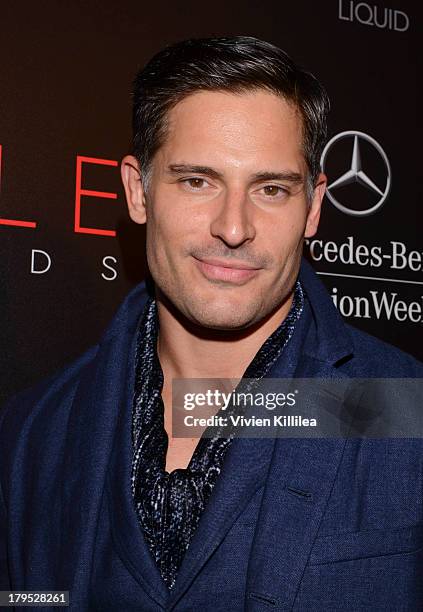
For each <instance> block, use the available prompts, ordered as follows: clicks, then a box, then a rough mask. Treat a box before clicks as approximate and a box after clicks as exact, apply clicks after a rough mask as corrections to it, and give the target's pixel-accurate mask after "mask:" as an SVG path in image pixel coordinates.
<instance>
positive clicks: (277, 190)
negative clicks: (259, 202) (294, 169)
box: [262, 185, 288, 198]
mask: <svg viewBox="0 0 423 612" xmlns="http://www.w3.org/2000/svg"><path fill="white" fill-rule="evenodd" d="M262 190H263V192H264V195H266V196H269V197H271V198H276V197H278V196H283V195H286V194H287V193H288V191H287V190H286V189H285V188H284V187H281V186H280V185H265V186H264V187H262Z"/></svg>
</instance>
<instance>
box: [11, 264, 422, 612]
mask: <svg viewBox="0 0 423 612" xmlns="http://www.w3.org/2000/svg"><path fill="white" fill-rule="evenodd" d="M300 275H301V279H302V283H303V286H304V288H305V291H306V294H307V298H308V299H307V302H306V304H307V307H306V309H305V312H304V313H303V315H304V316H302V317H301V319H300V320H302V324H301V326H298V329H297V328H296V330H295V332H294V335H293V337H292V338H291V341H290V342H289V343H288V345H287V347H286V351H284V353H283V355H282V356H281V358H280V359H279V361H278V362H277V363H276V364H275V365H274V366H273V368H272V370H271V372H270V373H269V376H271V377H273V378H275V377H287V376H291V375H294V374H295V376H301V377H326V378H334V377H335V378H345V379H348V378H349V377H354V378H355V377H363V378H367V377H421V378H423V365H422V364H420V363H419V362H417V361H416V360H414V359H413V358H412V357H411V356H409V355H406V354H404V353H403V352H401V351H399V350H397V349H395V348H393V347H390V346H388V345H386V344H384V343H383V342H381V341H379V340H376V339H375V338H373V337H371V336H368V335H366V334H364V333H361V332H359V331H357V330H355V329H353V328H351V327H349V326H348V325H346V324H345V323H344V321H343V320H342V318H341V317H340V315H339V314H338V312H337V310H336V308H335V307H334V305H333V304H332V301H331V298H330V297H329V295H328V293H327V291H326V289H325V288H324V286H323V285H322V283H321V282H320V281H319V279H318V278H317V276H316V275H315V273H314V272H313V271H312V269H311V267H310V266H309V265H308V264H307V263H306V262H303V264H302V267H301V272H300ZM146 297H147V296H146V291H145V287H144V285H143V284H141V285H139V286H138V287H136V288H135V289H134V290H133V291H132V292H131V293H130V294H129V296H128V297H127V299H126V300H125V302H124V303H123V305H122V306H121V307H120V309H119V311H118V312H117V314H116V316H115V318H114V319H113V321H112V323H111V325H110V327H109V328H108V330H107V331H106V333H105V334H104V336H103V338H102V340H101V342H100V343H99V344H98V345H97V346H95V347H93V348H92V349H90V350H89V351H87V352H86V353H85V354H84V355H83V356H82V357H81V358H80V359H79V360H78V361H76V362H75V363H73V364H72V365H71V366H69V367H67V368H66V369H65V370H64V371H62V372H60V373H59V374H58V375H56V376H54V377H52V378H51V379H50V380H48V381H46V382H43V383H42V384H40V385H39V386H38V387H37V388H35V389H33V390H31V391H29V392H25V393H23V394H21V395H19V396H18V397H17V398H15V399H14V400H13V401H12V402H11V403H9V404H8V406H7V407H6V408H5V409H4V410H3V411H2V412H1V413H0V416H1V419H2V420H1V425H0V449H1V464H0V485H1V490H0V497H1V499H0V516H1V522H0V589H13V590H31V589H32V590H69V591H70V609H71V610H75V611H78V612H81V611H85V610H101V611H102V612H104V611H107V610H110V611H112V610H113V611H119V610H122V611H125V612H126V611H129V610H140V611H146V612H159V611H161V610H177V611H180V612H188V611H192V612H197V611H199V610H201V611H213V612H216V611H222V612H223V611H225V612H228V611H231V612H240V611H241V610H247V611H249V612H258V611H262V612H265V611H267V612H269V611H270V610H275V611H276V610H278V611H279V610H313V611H320V610H321V611H325V612H326V611H329V610H352V611H360V610H383V611H386V610H392V611H396V612H397V611H399V610H420V609H423V595H422V588H423V550H422V539H423V493H422V492H423V476H422V475H423V443H422V440H421V439H373V440H372V439H358V438H355V439H306V438H302V439H300V438H297V439H295V438H284V439H276V440H274V439H235V440H234V441H233V443H232V445H231V446H230V447H229V450H228V454H227V456H226V458H225V464H224V469H223V471H222V473H221V474H220V476H219V479H218V480H217V483H216V485H215V488H214V490H213V493H212V495H211V497H210V500H209V502H208V505H207V507H206V509H205V511H204V514H203V516H202V517H201V520H200V523H199V526H198V529H197V531H196V533H195V535H194V538H193V541H192V543H191V545H190V547H189V549H188V551H187V553H186V556H185V558H184V560H183V563H182V566H181V569H180V572H179V574H178V577H177V581H176V584H175V587H174V589H173V590H172V592H171V593H169V592H168V590H167V588H166V586H165V584H164V582H163V581H162V580H161V577H160V574H159V572H158V569H157V567H156V566H155V563H154V560H153V559H152V557H151V555H150V553H149V551H148V549H147V546H146V544H145V542H144V540H143V536H142V532H141V530H140V528H139V525H138V521H137V517H136V514H135V510H134V507H133V504H132V499H131V493H130V484H129V483H130V468H131V452H132V448H131V432H130V420H131V419H130V414H131V404H132V381H133V370H134V368H133V365H134V349H135V330H136V326H137V324H138V321H139V318H140V314H141V312H142V308H143V305H144V303H145V300H146ZM288 349H289V350H288ZM38 609H43V608H38ZM48 609H51V608H46V610H48Z"/></svg>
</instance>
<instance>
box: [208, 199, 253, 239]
mask: <svg viewBox="0 0 423 612" xmlns="http://www.w3.org/2000/svg"><path fill="white" fill-rule="evenodd" d="M252 214H253V210H252V207H251V203H250V202H249V201H248V196H247V195H246V194H245V193H244V192H243V191H242V190H241V189H238V190H228V191H227V192H226V193H225V195H224V196H223V197H222V201H221V202H219V208H218V211H217V212H216V213H215V216H214V218H213V219H212V222H211V224H210V233H211V234H212V236H214V237H215V238H220V239H221V240H223V242H225V243H226V244H227V245H228V246H230V247H237V246H240V245H241V244H243V243H244V242H247V241H251V240H253V239H254V237H255V235H256V230H255V227H254V223H253V219H252Z"/></svg>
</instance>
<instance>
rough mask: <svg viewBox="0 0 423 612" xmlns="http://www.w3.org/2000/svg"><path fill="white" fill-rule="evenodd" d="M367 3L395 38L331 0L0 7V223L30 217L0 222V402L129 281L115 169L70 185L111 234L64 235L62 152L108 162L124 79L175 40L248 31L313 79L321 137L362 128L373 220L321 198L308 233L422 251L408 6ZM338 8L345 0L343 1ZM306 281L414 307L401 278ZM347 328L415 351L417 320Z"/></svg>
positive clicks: (134, 276)
mask: <svg viewBox="0 0 423 612" xmlns="http://www.w3.org/2000/svg"><path fill="white" fill-rule="evenodd" d="M369 5H371V6H378V7H379V9H380V10H381V9H383V8H384V7H388V8H391V9H393V10H395V9H396V10H401V11H403V12H405V13H406V14H407V15H408V17H409V19H410V27H409V29H408V30H407V31H406V32H397V31H394V30H389V29H379V28H377V27H374V26H369V25H363V24H361V23H358V22H357V21H352V22H350V21H345V20H340V19H339V18H338V10H339V4H338V1H337V0H333V1H332V0H328V1H323V2H311V1H306V0H296V1H295V2H283V1H279V2H275V1H271V2H270V1H268V0H264V1H263V0H262V1H261V2H256V1H255V2H245V1H243V2H240V1H232V2H223V1H215V2H213V3H198V2H192V1H185V2H183V3H175V2H172V3H171V2H160V1H159V2H154V3H142V2H139V1H137V2H135V1H134V2H133V1H130V2H128V1H123V2H120V3H116V2H111V1H104V0H103V1H102V2H97V1H94V0H88V1H87V0H85V1H82V0H80V1H75V0H74V1H73V2H70V3H69V2H65V1H59V0H57V1H56V2H52V1H47V2H37V3H30V2H24V3H23V4H19V5H18V4H16V5H14V6H11V5H10V4H8V5H6V4H3V6H2V8H1V16H0V57H1V70H0V145H1V146H2V167H1V171H2V173H1V185H0V186H1V195H0V216H1V217H3V218H7V219H18V220H26V221H36V223H37V227H36V229H30V228H24V227H11V226H7V225H0V236H1V247H2V248H1V286H2V292H1V293H2V298H1V299H2V303H1V315H2V318H1V320H2V332H3V350H2V356H3V363H2V364H1V371H2V374H3V382H2V398H6V397H7V396H9V395H10V394H11V393H13V392H15V391H17V390H19V389H21V388H25V387H27V386H29V385H30V384H32V383H33V382H35V381H37V380H38V379H40V378H42V377H44V376H46V375H48V374H50V373H52V372H53V371H54V370H56V369H57V368H59V367H61V366H62V365H63V364H64V363H66V362H68V361H70V360H71V359H73V358H74V357H76V356H77V355H79V354H80V353H81V352H82V351H83V350H84V349H86V348H87V347H88V346H90V345H91V344H93V343H95V342H96V341H98V339H99V337H100V334H101V332H102V331H103V329H104V327H105V325H106V324H107V322H108V321H109V320H110V318H111V316H112V315H113V313H114V311H115V309H116V307H117V306H118V304H119V303H120V302H121V301H122V299H123V297H124V296H125V294H126V293H127V292H128V290H129V289H130V288H131V287H132V286H133V285H134V284H135V283H136V282H139V281H140V280H142V279H143V278H144V274H145V261H144V229H143V228H140V227H138V226H135V225H134V224H131V222H130V221H129V219H128V216H127V212H126V208H125V202H124V197H123V191H122V188H121V185H120V177H119V170H118V168H117V167H116V168H114V167H110V166H92V167H90V166H88V165H86V166H84V172H83V183H84V187H85V188H88V189H94V190H100V191H111V192H116V193H117V194H118V198H117V200H106V199H97V198H83V202H82V214H81V223H82V224H83V225H86V226H92V227H97V228H105V229H116V230H117V236H116V238H112V237H106V236H95V235H87V234H80V233H75V232H74V203H75V167H76V156H77V155H85V156H89V157H96V158H102V159H108V160H115V161H119V160H120V159H121V158H122V156H123V155H124V154H125V153H126V152H128V151H129V143H130V115H131V110H130V109H131V98H130V91H131V83H132V79H133V77H134V75H135V72H136V71H137V70H138V68H140V67H141V66H142V65H143V64H144V63H145V61H147V60H148V59H149V58H150V57H151V55H153V54H154V53H155V52H157V51H158V50H159V49H161V48H162V47H163V46H164V45H166V44H169V43H172V42H175V41H177V40H181V39H184V38H189V37H200V36H209V35H237V34H244V35H253V36H257V37H259V38H263V39H266V40H269V41H271V42H273V43H275V44H277V45H278V46H280V47H281V48H283V49H285V50H286V51H287V52H288V53H289V54H290V55H291V56H292V57H293V58H294V60H295V61H296V62H297V63H299V64H301V65H303V66H305V67H306V68H307V69H308V70H310V71H311V72H313V73H314V74H316V75H317V76H318V78H319V79H320V80H321V81H322V82H323V83H324V84H325V86H326V88H327V90H328V92H329V95H330V98H331V102H332V111H331V116H330V136H333V135H335V134H337V133H339V132H342V131H345V130H358V131H362V132H365V133H366V134H369V135H371V136H372V137H373V138H375V139H376V140H377V141H378V142H379V143H380V144H381V146H382V147H383V149H384V150H385V152H386V153H387V155H388V158H389V161H390V164H391V168H392V190H391V192H390V195H389V197H388V200H387V202H386V203H385V205H384V206H383V207H382V208H381V209H380V210H379V211H378V212H377V213H375V214H374V215H371V216H368V217H363V218H355V217H353V216H349V215H345V214H344V213H342V212H340V211H338V210H337V209H336V208H335V207H334V206H332V204H330V203H329V201H328V200H327V199H326V202H325V207H324V213H323V217H322V222H321V227H320V230H319V234H318V237H319V238H321V239H322V240H325V241H326V240H335V241H336V242H338V243H341V242H343V241H344V240H345V239H346V238H347V237H348V236H351V235H352V236H354V240H355V241H356V242H357V243H364V244H367V245H368V246H372V245H374V244H380V245H386V244H389V241H390V240H397V241H402V242H404V243H405V244H406V245H407V248H408V249H415V250H420V251H422V250H423V240H422V239H421V236H422V227H423V224H422V214H421V197H420V196H421V193H420V192H419V185H420V183H421V181H420V180H419V179H418V177H420V174H421V173H420V165H421V152H420V140H419V138H418V135H417V97H416V87H417V74H418V64H417V62H418V51H417V26H418V15H417V13H416V8H415V7H416V5H415V4H414V3H411V2H405V1H403V0H401V1H395V3H394V4H390V5H386V4H385V3H381V2H379V3H377V4H375V3H374V2H372V3H369ZM348 6H349V0H348V1H346V2H344V7H348ZM344 155H345V156H346V161H345V162H344V161H343V160H341V156H340V157H339V158H337V159H336V160H335V166H336V165H337V164H338V165H339V169H337V168H336V167H334V174H335V175H336V176H338V175H339V174H340V173H342V172H344V171H345V170H346V169H347V167H346V165H348V163H349V160H348V155H349V153H348V151H345V153H344ZM370 158H371V154H369V164H370V169H372V168H371V164H372V163H373V162H372V161H371V159H370ZM374 163H376V162H374ZM375 172H376V173H377V172H378V170H377V169H375ZM336 176H335V178H336ZM356 187H357V186H352V187H351V189H352V191H351V192H349V195H348V197H349V198H351V197H352V198H353V199H354V198H355V199H356V201H357V202H358V204H357V207H360V203H359V201H360V197H363V198H364V197H368V194H367V195H361V194H362V192H360V190H356V191H354V189H355V188H356ZM339 193H340V194H341V192H339ZM32 249H40V250H43V251H46V252H48V253H49V255H50V257H51V259H52V265H51V268H50V270H49V271H48V272H47V273H45V274H31V273H30V265H31V250H32ZM107 255H111V256H114V257H115V258H116V259H117V265H116V266H115V267H116V269H117V271H118V277H117V279H116V280H113V281H105V280H104V279H103V278H102V277H101V273H102V272H107V270H105V268H104V267H103V265H102V259H103V257H104V256H107ZM315 269H316V270H318V271H323V272H330V273H343V274H358V275H367V276H380V277H389V278H399V279H411V280H414V281H419V282H421V281H422V273H421V272H412V271H410V270H407V269H405V270H402V271H392V270H389V269H385V268H383V269H382V268H381V269H378V270H371V269H368V268H362V267H359V266H345V265H343V264H341V263H336V264H329V263H326V264H325V263H324V262H319V264H317V263H316V264H315ZM376 272H377V274H376ZM322 279H323V280H324V282H325V284H326V285H327V287H328V288H329V290H332V288H333V287H337V288H338V291H339V293H342V292H343V293H346V294H349V295H363V294H365V293H367V292H368V291H369V290H371V289H378V290H380V291H382V290H386V291H388V292H396V293H398V295H399V297H400V298H401V299H404V300H405V301H411V300H414V301H420V302H421V300H422V297H421V296H422V293H423V292H422V286H421V285H417V284H414V285H411V284H410V285H409V284H395V283H392V282H382V281H375V280H359V279H348V278H339V277H328V276H325V277H323V276H322ZM349 322H350V323H352V324H353V325H356V326H358V327H360V328H362V329H364V330H366V331H368V332H370V333H372V334H374V335H376V336H378V337H380V338H382V339H384V340H385V341H387V342H390V343H392V344H395V345H397V346H399V347H401V348H403V349H404V350H406V351H408V352H410V353H412V354H414V355H415V356H417V357H418V358H420V359H422V358H423V349H422V342H421V340H422V337H423V334H422V329H423V327H422V323H411V322H409V321H405V322H401V323H400V322H396V321H392V320H391V321H387V320H386V319H380V320H376V319H375V318H374V317H373V318H371V319H358V318H357V319H354V318H351V319H349Z"/></svg>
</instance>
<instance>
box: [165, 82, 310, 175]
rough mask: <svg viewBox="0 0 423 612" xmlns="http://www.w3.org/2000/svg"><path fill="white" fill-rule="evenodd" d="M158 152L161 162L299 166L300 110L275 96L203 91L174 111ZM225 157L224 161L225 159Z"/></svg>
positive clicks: (183, 102)
mask: <svg viewBox="0 0 423 612" xmlns="http://www.w3.org/2000/svg"><path fill="white" fill-rule="evenodd" d="M167 124H168V127H167V135H166V139H165V142H164V144H163V145H162V147H161V150H160V151H159V154H160V157H161V158H162V160H163V161H166V162H170V163H171V162H174V161H176V160H177V161H185V162H187V161H189V162H193V161H195V162H196V163H201V162H204V163H211V161H213V158H215V159H216V162H217V163H218V162H219V161H221V162H223V161H225V159H226V161H227V162H232V163H233V164H235V165H236V164H239V165H241V164H244V165H245V164H248V163H250V164H254V163H257V161H258V160H260V162H261V164H264V165H266V164H270V165H274V164H275V163H277V162H279V163H280V164H284V163H289V164H290V165H291V166H292V165H293V164H294V165H295V164H296V165H297V166H298V169H300V167H303V165H304V159H303V153H302V120H301V116H300V113H299V111H298V109H297V108H296V107H295V106H294V105H293V104H292V103H290V102H287V101H286V100H284V99H283V98H282V97H280V96H277V95H276V94H273V93H270V92H267V91H264V90H255V91H248V92H243V93H240V94H234V93H228V92H223V91H212V92H209V91H201V92H196V93H194V94H191V95H189V96H187V97H186V98H184V99H183V100H182V101H181V102H179V103H178V104H177V105H176V106H175V107H173V108H172V109H171V110H170V111H169V114H168V117H167ZM224 158H225V159H224Z"/></svg>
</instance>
